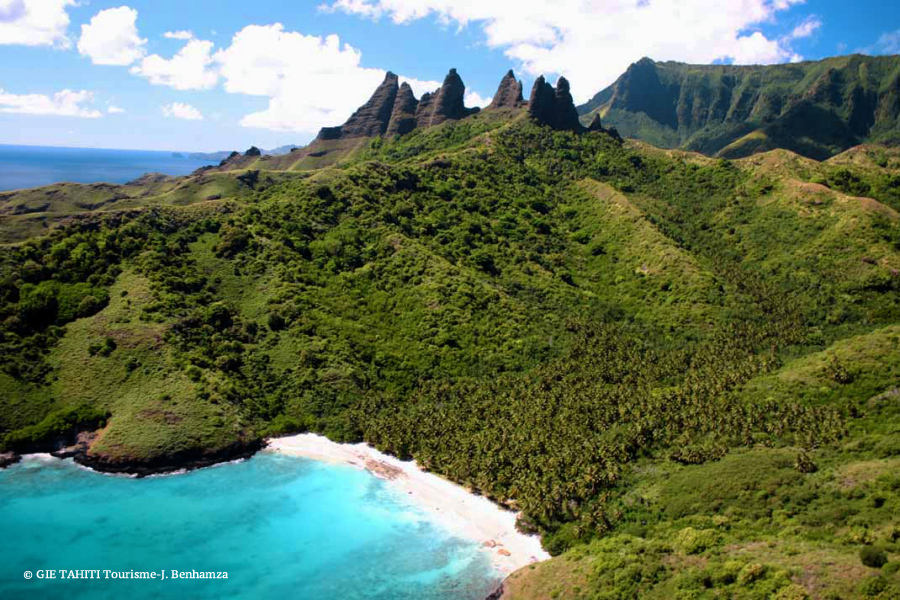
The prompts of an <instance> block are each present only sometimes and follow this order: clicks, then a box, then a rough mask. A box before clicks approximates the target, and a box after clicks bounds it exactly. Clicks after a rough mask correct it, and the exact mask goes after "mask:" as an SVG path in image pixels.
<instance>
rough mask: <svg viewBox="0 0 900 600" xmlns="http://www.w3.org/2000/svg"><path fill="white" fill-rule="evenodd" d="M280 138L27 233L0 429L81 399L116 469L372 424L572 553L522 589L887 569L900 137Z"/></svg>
mask: <svg viewBox="0 0 900 600" xmlns="http://www.w3.org/2000/svg"><path fill="white" fill-rule="evenodd" d="M507 116H508V115H507ZM319 152H321V153H322V154H319V155H318V156H313V155H314V154H318V153H319ZM329 153H335V154H338V155H339V156H333V157H332V158H328V155H329ZM293 154H294V155H295V156H293V157H289V158H283V157H277V158H274V159H268V160H263V158H260V157H245V158H241V159H239V160H240V161H246V162H248V164H246V165H245V164H243V163H241V164H237V162H235V164H234V165H232V166H233V167H234V168H232V169H230V170H229V169H225V168H224V167H223V169H224V170H222V171H216V172H210V173H206V174H198V175H194V176H191V177H190V178H188V179H186V180H179V181H181V183H177V184H175V185H182V186H186V185H191V184H190V182H191V181H192V179H193V178H197V177H212V176H215V177H216V178H221V181H222V186H223V187H222V189H223V190H225V191H224V193H223V195H222V197H221V198H219V199H217V200H215V201H200V202H192V203H188V202H185V203H182V204H183V205H182V204H179V203H173V202H162V201H160V200H159V199H160V198H161V196H158V195H152V194H151V195H148V196H147V197H146V198H145V199H144V200H145V202H144V203H143V204H141V205H140V206H136V207H135V209H134V210H123V211H105V210H103V209H102V208H98V209H96V210H85V214H83V215H81V216H80V218H77V219H71V220H70V221H68V222H67V223H66V224H65V225H63V226H60V227H57V228H54V229H52V230H50V231H45V233H46V234H45V235H41V236H31V235H30V234H29V232H28V231H27V230H24V229H19V230H17V233H16V234H15V235H16V236H19V239H20V241H19V242H18V243H16V244H15V245H9V246H6V247H4V248H3V249H2V253H0V347H2V353H0V357H2V358H0V360H2V365H0V366H2V371H0V432H2V433H3V434H5V436H6V437H5V444H6V446H7V447H10V448H15V447H17V444H18V442H17V440H33V441H37V440H41V439H45V438H46V437H47V433H45V432H46V431H51V430H52V431H58V427H57V425H55V424H54V423H57V422H59V420H60V419H62V420H63V422H65V423H67V424H68V425H67V426H69V425H73V424H77V423H81V422H82V421H80V420H77V419H76V420H75V421H72V420H71V419H70V420H66V418H62V417H59V415H67V414H69V413H67V412H65V411H70V410H73V409H77V410H81V409H80V408H78V407H85V406H86V407H91V409H92V410H95V411H97V414H103V415H106V414H109V415H110V416H109V419H108V421H107V422H106V424H105V426H104V427H103V428H102V429H101V430H100V431H99V433H98V435H97V438H96V440H95V441H94V442H93V443H92V445H91V447H90V450H89V453H90V455H91V456H93V457H96V458H97V459H98V460H102V461H103V463H104V464H107V465H113V466H114V465H116V464H134V463H145V464H150V465H160V464H164V463H165V461H166V460H174V459H173V458H172V457H177V456H183V455H186V454H188V453H191V452H195V453H196V452H207V451H209V452H212V451H217V450H220V449H223V448H228V447H230V446H231V445H233V444H237V443H242V442H246V441H248V440H253V439H258V438H259V437H260V436H263V435H271V434H281V433H290V432H297V431H306V430H312V431H318V432H323V433H325V434H327V435H328V436H330V437H331V438H333V439H335V440H339V441H358V440H366V441H368V442H370V443H372V444H374V445H375V446H377V447H379V448H381V449H383V450H387V451H389V452H392V453H394V454H396V455H398V456H401V457H404V458H410V457H412V458H415V459H416V460H417V461H418V462H419V463H420V464H421V465H423V466H424V467H425V468H427V469H430V470H432V471H435V472H437V473H440V474H443V475H444V476H446V477H448V478H450V479H452V480H454V481H457V482H460V483H462V484H463V485H466V486H468V487H469V488H471V489H472V490H473V491H477V492H478V493H481V494H484V495H486V496H488V497H490V498H492V499H493V500H495V501H497V502H499V503H502V504H505V505H507V506H510V507H513V508H516V509H518V510H520V511H521V512H522V517H521V519H520V525H521V527H522V528H523V529H525V530H527V531H534V532H539V533H541V534H542V536H543V540H544V544H545V547H546V548H547V549H548V550H549V551H550V552H551V553H553V554H555V555H558V557H557V558H555V559H554V560H551V561H548V562H547V563H544V564H541V565H537V566H535V567H534V568H526V569H523V570H522V571H521V572H519V573H517V574H516V575H515V576H514V577H513V578H512V579H511V580H510V582H509V589H508V594H509V596H510V597H512V598H547V597H553V598H636V597H640V598H645V597H646V598H722V597H733V598H772V597H775V598H782V599H793V598H805V597H827V596H826V594H832V596H831V597H847V598H849V597H858V596H860V595H869V596H872V597H879V595H880V597H884V598H888V597H891V596H890V595H891V594H895V593H897V590H898V589H900V582H898V578H897V569H896V566H892V565H896V564H897V563H898V558H900V557H898V555H900V521H898V519H897V517H896V516H895V515H897V514H900V504H898V503H900V480H898V479H897V477H896V472H897V467H898V465H900V462H898V461H900V445H898V443H897V441H896V440H897V433H898V432H900V409H898V404H897V398H898V397H900V392H898V391H897V382H898V381H900V294H898V292H900V216H898V214H897V212H896V208H897V202H898V197H897V186H894V185H893V182H894V179H895V178H896V177H897V175H898V173H900V165H898V164H897V163H898V162H900V161H897V157H896V155H895V154H893V153H892V151H890V150H886V149H880V148H877V147H866V148H861V149H857V150H854V151H850V152H847V153H844V154H842V155H840V156H838V157H835V158H833V159H831V160H830V161H828V162H824V163H818V162H815V161H812V160H807V159H802V158H800V157H797V156H796V155H793V154H790V153H788V152H784V151H775V152H768V153H765V154H761V155H755V156H753V157H750V158H747V159H743V160H740V161H728V160H719V159H707V158H704V157H701V156H696V155H687V154H685V153H682V152H675V151H661V150H653V149H648V148H646V147H644V146H643V145H641V144H635V143H628V144H622V143H620V142H617V141H616V140H615V139H613V138H612V137H610V136H608V135H606V134H604V133H587V134H583V135H576V134H572V133H567V132H553V131H550V130H548V129H544V128H541V127H538V126H537V125H535V124H533V123H531V122H529V121H527V120H526V119H523V118H521V117H517V118H514V119H512V120H508V119H502V118H499V117H497V116H491V114H490V111H484V114H483V115H480V116H479V117H478V118H472V119H467V120H465V121H463V122H460V123H445V124H443V125H441V126H439V127H435V128H430V129H427V130H421V131H416V132H413V133H412V134H410V135H408V136H405V137H401V138H398V139H390V140H382V139H376V140H368V141H366V142H365V143H361V142H359V141H358V140H357V141H354V146H353V147H352V148H350V147H337V146H333V147H332V146H327V147H323V148H321V149H318V150H317V147H316V146H313V147H311V148H308V149H304V150H302V151H297V152H294V153H293ZM313 159H315V160H319V159H322V160H321V164H319V165H318V166H319V167H321V168H316V166H315V165H314V164H313V163H311V162H310V161H312V160H313ZM249 161H253V163H252V164H250V163H249ZM289 161H293V162H289ZM301 164H302V165H303V166H300V165H301ZM270 167H271V168H270ZM294 167H296V169H294ZM292 169H293V170H292ZM297 171H302V173H300V172H297ZM226 181H227V182H229V183H228V184H227V185H226V184H225V182H226ZM195 183H196V181H195ZM148 185H149V184H148ZM167 185H172V184H171V182H170V183H167ZM232 186H233V187H232ZM228 190H231V191H228ZM40 193H41V192H40V190H38V191H27V192H22V194H26V195H27V197H36V196H39V195H40ZM859 194H864V195H865V196H868V197H867V198H860V197H858V195H859ZM20 201H22V198H20V197H19V196H18V195H17V194H12V195H10V196H9V197H8V198H7V199H5V200H4V202H9V203H13V204H14V203H16V202H20ZM10 226H11V227H17V225H15V224H13V225H10ZM11 235H12V234H11ZM24 238H28V239H27V240H25V241H21V240H22V239H24ZM61 411H62V412H61ZM79 414H80V413H79ZM864 548H872V550H864ZM878 563H880V564H878ZM876 564H878V566H877V567H876V566H875V565H876ZM823 565H829V566H828V567H825V566H823ZM834 595H837V596H834Z"/></svg>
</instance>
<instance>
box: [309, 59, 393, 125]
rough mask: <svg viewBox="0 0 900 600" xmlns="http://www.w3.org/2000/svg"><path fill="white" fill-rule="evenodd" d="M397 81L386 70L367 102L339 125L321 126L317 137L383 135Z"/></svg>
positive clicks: (388, 119) (390, 111)
mask: <svg viewBox="0 0 900 600" xmlns="http://www.w3.org/2000/svg"><path fill="white" fill-rule="evenodd" d="M397 81H398V77H397V76H396V75H395V74H394V73H391V72H390V71H388V72H387V75H385V76H384V81H382V82H381V85H379V86H378V88H377V89H376V90H375V93H374V94H372V97H371V98H369V101H368V102H366V103H365V104H363V105H362V106H360V107H359V108H358V109H356V112H355V113H353V115H351V117H350V118H349V119H347V122H346V123H344V124H343V125H341V126H340V127H323V128H322V129H321V130H320V131H319V139H323V140H334V139H339V138H355V137H372V136H376V135H383V134H384V132H385V131H387V128H388V123H390V120H391V113H392V112H393V110H394V100H396V98H397V93H398V91H399V86H398V85H397Z"/></svg>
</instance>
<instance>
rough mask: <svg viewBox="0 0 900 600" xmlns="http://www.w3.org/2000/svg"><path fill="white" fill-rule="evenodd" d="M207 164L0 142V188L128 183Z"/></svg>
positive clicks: (142, 153)
mask: <svg viewBox="0 0 900 600" xmlns="http://www.w3.org/2000/svg"><path fill="white" fill-rule="evenodd" d="M207 164H211V163H210V162H208V161H200V160H195V159H191V158H176V157H174V156H172V153H171V152H155V151H151V150H100V149H96V148H52V147H45V146H5V145H3V144H0V191H5V190H18V189H24V188H32V187H38V186H42V185H50V184H51V183H59V182H63V181H71V182H75V183H99V182H104V183H128V182H129V181H132V180H134V179H137V178H138V177H140V176H141V175H143V174H144V173H162V174H163V175H187V174H188V173H191V172H192V171H194V170H196V169H199V168H200V167H202V166H203V165H207Z"/></svg>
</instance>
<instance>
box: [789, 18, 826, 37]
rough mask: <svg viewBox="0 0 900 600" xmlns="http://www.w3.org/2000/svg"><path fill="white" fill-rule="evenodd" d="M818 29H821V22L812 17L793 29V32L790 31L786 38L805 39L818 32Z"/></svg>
mask: <svg viewBox="0 0 900 600" xmlns="http://www.w3.org/2000/svg"><path fill="white" fill-rule="evenodd" d="M820 27H822V20H821V19H819V17H816V16H815V15H814V16H811V17H808V18H807V19H805V20H804V21H803V22H802V23H800V24H799V25H797V26H796V27H794V30H793V31H791V34H790V35H789V36H788V37H789V38H790V39H792V40H799V39H802V38H807V37H809V36H811V35H812V34H814V33H815V32H816V31H818V30H819V28H820Z"/></svg>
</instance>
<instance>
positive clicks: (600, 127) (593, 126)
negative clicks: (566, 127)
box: [588, 113, 603, 131]
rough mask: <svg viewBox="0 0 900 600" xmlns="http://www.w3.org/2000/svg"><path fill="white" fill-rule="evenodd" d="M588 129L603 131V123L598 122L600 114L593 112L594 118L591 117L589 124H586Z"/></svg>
mask: <svg viewBox="0 0 900 600" xmlns="http://www.w3.org/2000/svg"><path fill="white" fill-rule="evenodd" d="M588 131H603V124H602V123H601V122H600V115H598V114H597V113H594V118H593V119H591V124H590V125H588Z"/></svg>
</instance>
